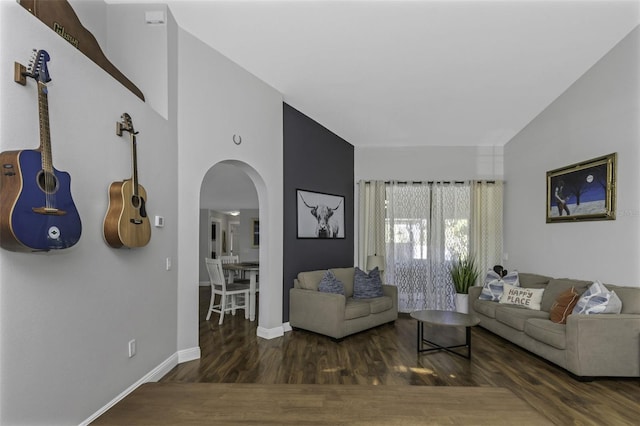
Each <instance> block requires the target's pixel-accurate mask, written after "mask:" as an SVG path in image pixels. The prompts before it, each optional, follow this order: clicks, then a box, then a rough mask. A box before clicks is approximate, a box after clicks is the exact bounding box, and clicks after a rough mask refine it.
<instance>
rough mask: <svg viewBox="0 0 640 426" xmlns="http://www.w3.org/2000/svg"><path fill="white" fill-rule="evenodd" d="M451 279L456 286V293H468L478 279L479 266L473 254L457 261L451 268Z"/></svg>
mask: <svg viewBox="0 0 640 426" xmlns="http://www.w3.org/2000/svg"><path fill="white" fill-rule="evenodd" d="M450 273H451V279H452V280H453V285H454V286H455V288H456V293H460V294H468V293H469V287H472V286H473V285H474V284H475V283H476V280H477V279H478V275H479V273H478V268H476V260H475V258H474V257H473V256H468V257H463V258H460V259H458V260H457V261H455V262H454V263H453V264H452V265H451V269H450Z"/></svg>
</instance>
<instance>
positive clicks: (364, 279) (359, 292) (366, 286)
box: [353, 266, 384, 299]
mask: <svg viewBox="0 0 640 426" xmlns="http://www.w3.org/2000/svg"><path fill="white" fill-rule="evenodd" d="M382 296H384V292H383V291H382V280H381V279H380V271H379V270H378V267H377V266H376V267H375V268H373V270H371V271H369V273H368V274H367V273H366V272H364V271H363V270H362V269H360V268H358V267H357V266H356V269H355V273H354V275H353V298H354V299H371V298H372V297H382Z"/></svg>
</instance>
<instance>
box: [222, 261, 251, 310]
mask: <svg viewBox="0 0 640 426" xmlns="http://www.w3.org/2000/svg"><path fill="white" fill-rule="evenodd" d="M222 269H224V270H226V271H229V284H231V283H233V281H234V280H235V279H236V276H240V275H241V274H242V273H244V274H245V276H246V275H249V321H255V319H256V286H257V283H258V272H260V263H259V262H240V263H226V264H223V265H222Z"/></svg>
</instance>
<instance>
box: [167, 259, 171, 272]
mask: <svg viewBox="0 0 640 426" xmlns="http://www.w3.org/2000/svg"><path fill="white" fill-rule="evenodd" d="M166 268H167V271H170V270H171V258H170V257H167V263H166Z"/></svg>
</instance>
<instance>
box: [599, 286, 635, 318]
mask: <svg viewBox="0 0 640 426" xmlns="http://www.w3.org/2000/svg"><path fill="white" fill-rule="evenodd" d="M607 288H608V289H609V290H611V291H615V292H616V295H618V297H619V298H620V300H621V301H622V311H620V313H621V314H640V287H620V286H616V285H609V284H607Z"/></svg>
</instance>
